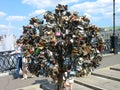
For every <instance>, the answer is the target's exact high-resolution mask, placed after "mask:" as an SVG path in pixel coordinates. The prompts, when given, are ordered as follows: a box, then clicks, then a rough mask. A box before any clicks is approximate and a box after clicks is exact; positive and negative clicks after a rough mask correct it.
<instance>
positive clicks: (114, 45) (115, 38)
mask: <svg viewBox="0 0 120 90" xmlns="http://www.w3.org/2000/svg"><path fill="white" fill-rule="evenodd" d="M117 42H118V36H116V34H115V0H113V35H112V36H111V52H112V53H114V54H118V44H117Z"/></svg>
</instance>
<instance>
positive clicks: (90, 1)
mask: <svg viewBox="0 0 120 90" xmlns="http://www.w3.org/2000/svg"><path fill="white" fill-rule="evenodd" d="M112 1H113V0H0V35H4V34H9V33H10V34H15V35H16V36H20V35H21V34H22V26H23V25H28V24H29V19H30V18H31V17H34V16H38V17H39V18H41V16H42V15H43V13H44V12H45V11H48V10H49V11H54V8H55V6H56V5H58V4H59V3H60V4H64V5H66V4H67V5H68V9H69V10H72V11H77V12H79V15H80V16H82V15H86V16H87V17H88V18H89V19H90V21H91V24H94V25H96V26H99V27H105V26H112V25H113V24H112V22H113V19H112V15H113V12H112V11H113V9H112V8H113V7H112V5H113V3H112ZM115 6H116V8H115V11H116V26H120V0H116V5H115Z"/></svg>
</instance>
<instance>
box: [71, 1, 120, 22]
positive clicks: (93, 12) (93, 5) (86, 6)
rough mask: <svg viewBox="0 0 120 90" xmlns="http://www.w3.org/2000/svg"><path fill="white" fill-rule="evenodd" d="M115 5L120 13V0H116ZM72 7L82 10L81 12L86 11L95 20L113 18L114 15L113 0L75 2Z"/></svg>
mask: <svg viewBox="0 0 120 90" xmlns="http://www.w3.org/2000/svg"><path fill="white" fill-rule="evenodd" d="M115 6H116V12H117V15H118V13H119V12H120V0H116V3H115ZM70 9H71V10H77V11H78V12H80V14H85V13H86V14H88V15H90V16H89V17H90V19H93V20H94V21H96V20H97V21H100V20H102V19H103V20H106V19H111V18H112V16H113V0H96V1H91V2H90V1H89V2H88V1H86V2H83V3H77V4H74V5H72V6H71V7H70ZM119 16H120V13H119ZM116 18H118V17H116ZM119 22H120V21H119Z"/></svg>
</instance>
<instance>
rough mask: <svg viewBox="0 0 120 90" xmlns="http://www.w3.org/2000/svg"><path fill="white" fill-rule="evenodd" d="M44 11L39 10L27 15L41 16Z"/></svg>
mask: <svg viewBox="0 0 120 90" xmlns="http://www.w3.org/2000/svg"><path fill="white" fill-rule="evenodd" d="M45 11H46V10H44V9H40V10H35V11H33V12H32V13H30V14H29V16H38V15H42V14H43V13H45Z"/></svg>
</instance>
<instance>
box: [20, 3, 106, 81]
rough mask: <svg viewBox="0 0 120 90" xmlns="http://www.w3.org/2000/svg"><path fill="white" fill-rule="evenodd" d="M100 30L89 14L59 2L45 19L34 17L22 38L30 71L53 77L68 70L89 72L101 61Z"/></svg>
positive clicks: (79, 73)
mask: <svg viewBox="0 0 120 90" xmlns="http://www.w3.org/2000/svg"><path fill="white" fill-rule="evenodd" d="M100 30H101V28H99V27H97V26H95V25H93V24H91V23H90V19H89V18H87V16H79V13H78V12H73V11H69V10H68V6H67V5H61V4H58V6H56V8H55V10H54V12H50V11H47V12H45V13H44V15H43V19H39V18H38V17H32V18H31V19H30V20H29V25H26V26H23V34H22V35H21V36H20V38H19V41H20V42H21V43H22V44H23V46H22V52H23V54H24V57H25V58H27V60H28V63H27V65H28V69H29V71H30V72H31V73H32V74H34V75H36V76H39V75H42V76H46V77H51V78H53V80H58V78H59V76H60V75H63V74H64V73H65V72H67V73H69V75H71V76H75V77H82V76H85V75H88V74H89V73H90V72H92V71H93V70H94V69H95V68H97V67H98V66H99V65H100V61H102V51H103V50H104V39H103V37H102V36H101V34H100Z"/></svg>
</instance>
